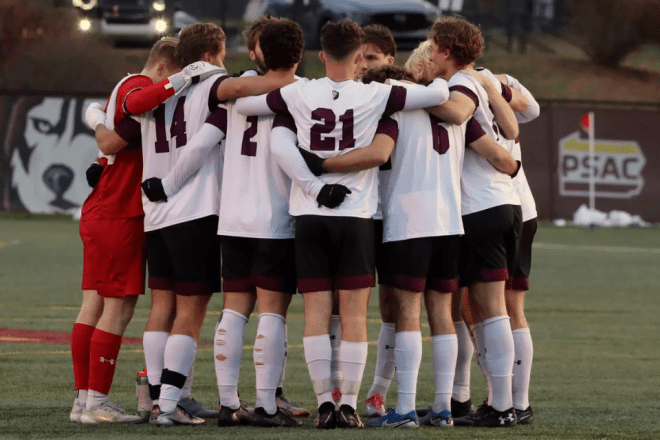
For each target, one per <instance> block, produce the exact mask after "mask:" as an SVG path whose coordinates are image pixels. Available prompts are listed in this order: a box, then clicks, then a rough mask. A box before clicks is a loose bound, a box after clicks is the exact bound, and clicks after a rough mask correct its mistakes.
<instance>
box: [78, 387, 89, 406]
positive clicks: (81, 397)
mask: <svg viewBox="0 0 660 440" xmlns="http://www.w3.org/2000/svg"><path fill="white" fill-rule="evenodd" d="M76 402H78V406H82V407H85V408H86V407H87V390H76Z"/></svg>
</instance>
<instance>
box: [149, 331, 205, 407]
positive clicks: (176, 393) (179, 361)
mask: <svg viewBox="0 0 660 440" xmlns="http://www.w3.org/2000/svg"><path fill="white" fill-rule="evenodd" d="M196 353H197V341H196V340H195V338H193V337H192V336H188V335H170V337H169V338H167V345H166V346H165V356H164V357H165V366H164V368H163V375H162V377H161V382H162V385H161V387H160V398H159V399H158V400H159V406H160V410H161V411H162V412H170V411H174V410H175V409H176V405H177V403H179V397H180V395H181V388H183V386H184V385H185V383H186V378H187V374H188V373H190V370H191V368H192V365H193V364H194V363H195V354H196Z"/></svg>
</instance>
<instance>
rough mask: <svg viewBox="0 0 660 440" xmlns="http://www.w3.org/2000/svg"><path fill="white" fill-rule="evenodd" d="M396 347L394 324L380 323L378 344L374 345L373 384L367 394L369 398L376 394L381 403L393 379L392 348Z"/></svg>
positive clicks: (394, 363)
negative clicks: (374, 368) (380, 397)
mask: <svg viewBox="0 0 660 440" xmlns="http://www.w3.org/2000/svg"><path fill="white" fill-rule="evenodd" d="M395 345H396V333H395V331H394V324H391V323H388V322H381V324H380V333H378V343H377V344H376V370H375V371H374V383H373V384H372V385H371V388H370V389H369V393H367V397H371V396H373V395H374V394H376V393H378V394H380V395H381V396H383V401H384V400H385V397H387V391H388V390H389V389H390V384H391V383H392V378H393V377H394V367H395V366H396V362H395V360H394V347H395Z"/></svg>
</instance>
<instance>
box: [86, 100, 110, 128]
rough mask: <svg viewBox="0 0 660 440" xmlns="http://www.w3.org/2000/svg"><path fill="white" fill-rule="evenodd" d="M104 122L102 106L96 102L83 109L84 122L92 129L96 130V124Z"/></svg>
mask: <svg viewBox="0 0 660 440" xmlns="http://www.w3.org/2000/svg"><path fill="white" fill-rule="evenodd" d="M104 122H105V112H104V111H103V107H102V106H101V104H99V103H98V102H92V103H91V104H90V105H89V106H88V107H87V110H85V124H87V126H88V127H89V128H91V129H92V131H95V130H96V126H97V125H99V124H103V123H104Z"/></svg>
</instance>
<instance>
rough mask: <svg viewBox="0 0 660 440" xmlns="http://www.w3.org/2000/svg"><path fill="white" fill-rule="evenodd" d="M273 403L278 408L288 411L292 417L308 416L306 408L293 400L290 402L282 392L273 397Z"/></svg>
mask: <svg viewBox="0 0 660 440" xmlns="http://www.w3.org/2000/svg"><path fill="white" fill-rule="evenodd" d="M275 403H276V404H277V407H278V408H281V409H284V410H286V411H288V412H290V413H291V414H293V416H294V417H309V410H308V409H305V408H303V407H301V406H300V405H298V404H296V403H295V402H292V401H291V400H289V398H288V397H286V396H285V395H284V394H280V395H279V396H277V397H275Z"/></svg>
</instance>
